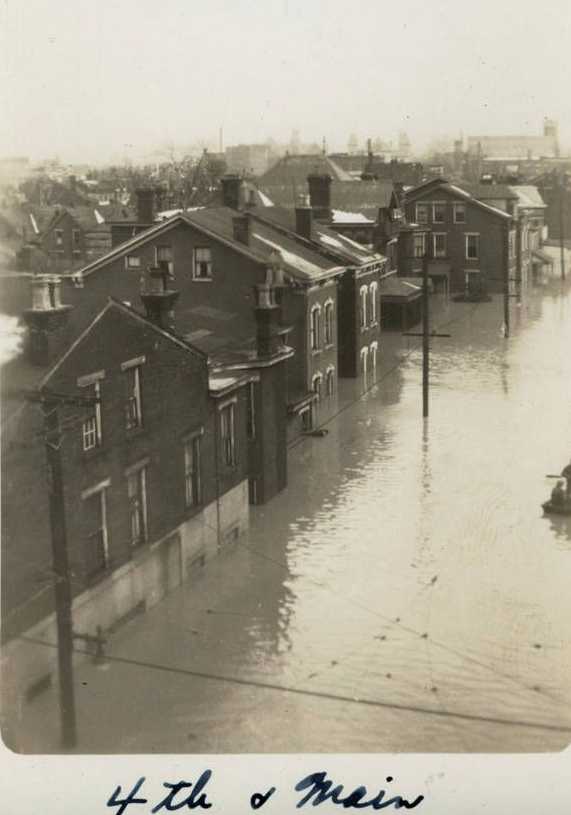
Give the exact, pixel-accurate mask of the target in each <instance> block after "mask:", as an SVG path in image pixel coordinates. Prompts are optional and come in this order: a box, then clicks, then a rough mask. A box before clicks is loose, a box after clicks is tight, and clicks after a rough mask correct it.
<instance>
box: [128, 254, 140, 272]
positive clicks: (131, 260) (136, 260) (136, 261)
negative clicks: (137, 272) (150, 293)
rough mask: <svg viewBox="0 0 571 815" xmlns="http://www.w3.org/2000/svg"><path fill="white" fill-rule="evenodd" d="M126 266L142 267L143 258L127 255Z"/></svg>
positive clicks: (130, 267)
mask: <svg viewBox="0 0 571 815" xmlns="http://www.w3.org/2000/svg"><path fill="white" fill-rule="evenodd" d="M125 268H126V269H140V268H141V258H140V257H137V255H125Z"/></svg>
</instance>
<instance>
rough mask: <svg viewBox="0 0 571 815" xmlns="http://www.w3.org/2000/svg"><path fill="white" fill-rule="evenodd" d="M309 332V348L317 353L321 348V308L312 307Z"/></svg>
mask: <svg viewBox="0 0 571 815" xmlns="http://www.w3.org/2000/svg"><path fill="white" fill-rule="evenodd" d="M309 330H310V338H309V344H310V348H311V350H312V351H318V350H319V349H320V348H321V306H313V308H312V309H311V319H310V326H309Z"/></svg>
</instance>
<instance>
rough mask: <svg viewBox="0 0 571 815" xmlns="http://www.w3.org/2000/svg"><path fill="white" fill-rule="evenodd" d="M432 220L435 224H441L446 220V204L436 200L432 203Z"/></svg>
mask: <svg viewBox="0 0 571 815" xmlns="http://www.w3.org/2000/svg"><path fill="white" fill-rule="evenodd" d="M432 220H433V222H434V223H435V224H443V223H444V221H445V220H446V204H444V203H443V202H442V201H436V202H435V203H434V204H433V205H432Z"/></svg>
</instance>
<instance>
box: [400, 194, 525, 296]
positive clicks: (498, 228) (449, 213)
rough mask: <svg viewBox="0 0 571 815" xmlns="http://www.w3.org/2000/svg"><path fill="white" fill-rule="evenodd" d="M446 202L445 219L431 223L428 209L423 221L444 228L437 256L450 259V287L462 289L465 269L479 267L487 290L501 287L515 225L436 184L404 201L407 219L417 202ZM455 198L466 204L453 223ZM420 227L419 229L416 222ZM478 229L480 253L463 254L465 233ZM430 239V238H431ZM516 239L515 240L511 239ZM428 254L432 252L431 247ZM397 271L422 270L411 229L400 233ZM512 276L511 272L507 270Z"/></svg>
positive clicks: (413, 218)
mask: <svg viewBox="0 0 571 815" xmlns="http://www.w3.org/2000/svg"><path fill="white" fill-rule="evenodd" d="M435 201H437V202H440V201H442V202H445V203H446V212H445V220H444V223H434V222H433V220H432V211H430V213H429V221H428V224H427V225H426V227H427V228H429V229H431V230H432V232H443V233H446V235H447V251H446V256H445V257H442V258H436V259H435V260H437V261H440V262H442V263H450V265H451V276H450V288H451V291H453V292H460V291H463V290H464V288H465V273H466V272H467V271H477V270H479V271H480V274H481V275H482V276H483V277H485V279H486V281H487V288H488V291H490V292H501V291H503V285H504V283H503V280H504V276H505V270H506V257H507V246H508V231H509V229H510V228H511V229H512V230H513V231H514V232H515V226H513V225H512V226H511V227H509V222H507V223H506V222H505V221H504V219H501V218H500V217H499V216H496V215H494V214H493V213H491V212H487V211H486V210H484V209H482V208H480V207H478V206H477V205H473V204H471V203H470V202H469V201H465V199H462V198H460V197H458V198H456V197H455V196H453V195H452V194H451V193H449V192H448V191H445V190H441V189H438V188H436V189H435V188H434V187H433V188H431V189H429V190H428V191H427V192H426V193H425V194H424V195H422V196H421V197H419V198H416V199H415V201H414V202H410V203H408V204H407V205H406V214H407V220H408V221H409V222H412V223H416V204H418V203H432V202H435ZM454 201H458V202H459V203H465V204H466V222H465V223H460V224H456V223H454V221H453V207H452V204H453V202H454ZM419 229H422V227H421V226H419ZM470 232H473V233H478V234H479V235H480V241H479V254H480V257H479V258H478V259H477V260H470V259H467V258H466V241H465V235H466V233H470ZM431 239H432V238H431ZM514 243H515V241H514ZM430 254H431V255H432V249H431V252H430ZM509 268H510V270H511V271H513V272H514V275H515V268H516V254H515V253H514V255H513V257H511V258H510V259H509ZM399 274H400V275H404V276H410V275H419V274H422V258H414V257H413V251H412V237H411V233H409V232H406V233H402V235H401V238H400V239H399ZM510 276H511V274H510Z"/></svg>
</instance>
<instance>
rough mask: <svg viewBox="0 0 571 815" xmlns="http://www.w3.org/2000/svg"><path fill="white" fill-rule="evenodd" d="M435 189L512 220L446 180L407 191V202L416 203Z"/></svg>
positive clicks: (505, 213) (428, 183) (503, 212)
mask: <svg viewBox="0 0 571 815" xmlns="http://www.w3.org/2000/svg"><path fill="white" fill-rule="evenodd" d="M434 189H440V190H445V191H446V192H449V193H451V194H452V195H455V196H456V197H457V198H460V199H462V200H464V201H466V202H469V203H471V204H473V205H474V206H477V207H480V209H483V210H486V211H487V212H490V213H491V214H493V215H498V216H501V217H502V218H506V219H510V218H511V217H512V216H511V215H510V214H509V213H508V212H505V211H504V210H503V209H499V208H498V207H494V206H492V204H487V203H485V202H484V201H480V199H478V198H475V197H474V196H473V195H472V194H471V193H470V192H468V190H467V189H466V188H464V187H458V186H457V185H456V184H450V182H448V181H447V180H446V179H441V180H439V181H438V180H436V179H433V180H432V181H430V182H427V183H425V184H420V185H419V186H418V187H413V188H412V189H410V190H407V191H406V202H407V203H412V202H413V201H416V200H417V199H418V198H421V197H422V196H423V195H425V194H427V193H429V192H431V191H432V190H434Z"/></svg>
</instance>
